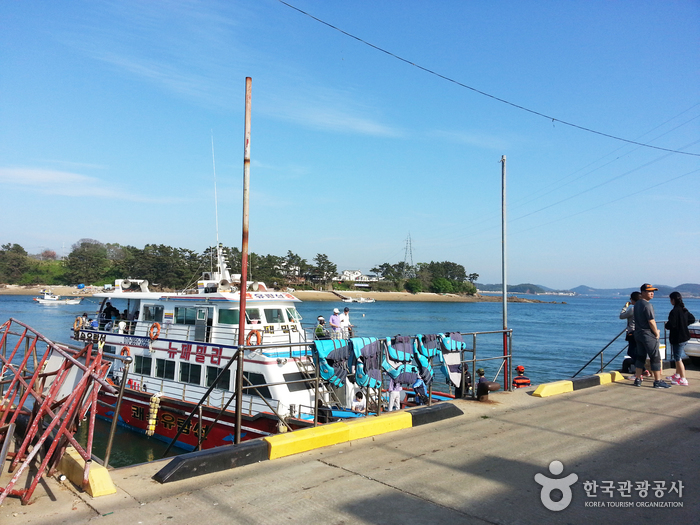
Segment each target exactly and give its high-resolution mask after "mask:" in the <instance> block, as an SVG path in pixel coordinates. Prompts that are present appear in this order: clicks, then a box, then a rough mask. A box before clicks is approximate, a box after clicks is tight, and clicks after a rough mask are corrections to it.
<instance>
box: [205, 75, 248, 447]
mask: <svg viewBox="0 0 700 525" xmlns="http://www.w3.org/2000/svg"><path fill="white" fill-rule="evenodd" d="M252 85H253V80H252V79H251V78H250V77H246V79H245V134H244V139H243V140H244V144H243V237H242V241H241V289H240V295H239V297H240V300H239V306H240V308H239V311H240V315H239V319H240V323H239V325H238V363H237V368H236V433H235V435H234V442H235V444H238V443H240V442H241V425H242V423H243V420H242V417H241V412H242V411H243V349H242V347H243V344H244V343H245V317H246V316H245V303H246V301H245V300H246V292H247V291H248V204H249V202H248V201H249V198H250V187H249V186H250V101H251V94H252ZM200 425H201V421H200Z"/></svg>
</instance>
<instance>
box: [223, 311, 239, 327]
mask: <svg viewBox="0 0 700 525" xmlns="http://www.w3.org/2000/svg"><path fill="white" fill-rule="evenodd" d="M219 323H220V324H238V323H240V317H239V313H238V310H219Z"/></svg>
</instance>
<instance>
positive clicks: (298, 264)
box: [282, 250, 309, 283]
mask: <svg viewBox="0 0 700 525" xmlns="http://www.w3.org/2000/svg"><path fill="white" fill-rule="evenodd" d="M308 272H309V263H307V262H306V259H302V258H301V257H300V256H299V255H297V254H296V253H294V252H292V251H291V250H288V251H287V255H286V256H285V257H284V259H283V261H282V273H283V274H284V278H285V280H286V282H287V283H298V282H299V281H300V280H301V279H302V277H303V276H305V275H306V274H308Z"/></svg>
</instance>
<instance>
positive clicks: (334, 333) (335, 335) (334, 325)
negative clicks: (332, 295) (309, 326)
mask: <svg viewBox="0 0 700 525" xmlns="http://www.w3.org/2000/svg"><path fill="white" fill-rule="evenodd" d="M330 323H331V338H332V339H340V338H341V336H342V333H343V332H342V331H341V329H340V310H338V309H337V308H333V315H331V318H330Z"/></svg>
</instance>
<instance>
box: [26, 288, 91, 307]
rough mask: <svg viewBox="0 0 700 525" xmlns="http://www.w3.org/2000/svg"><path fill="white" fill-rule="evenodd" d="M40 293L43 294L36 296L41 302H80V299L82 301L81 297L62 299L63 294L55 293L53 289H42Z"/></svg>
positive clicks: (36, 299) (37, 300)
mask: <svg viewBox="0 0 700 525" xmlns="http://www.w3.org/2000/svg"><path fill="white" fill-rule="evenodd" d="M39 293H40V294H42V295H43V296H42V297H35V298H34V300H35V301H36V302H38V303H39V304H80V301H82V298H80V297H78V298H75V299H61V296H59V295H54V294H53V293H52V292H51V290H41V291H40V292H39Z"/></svg>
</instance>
